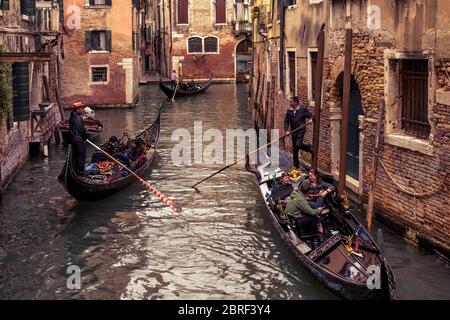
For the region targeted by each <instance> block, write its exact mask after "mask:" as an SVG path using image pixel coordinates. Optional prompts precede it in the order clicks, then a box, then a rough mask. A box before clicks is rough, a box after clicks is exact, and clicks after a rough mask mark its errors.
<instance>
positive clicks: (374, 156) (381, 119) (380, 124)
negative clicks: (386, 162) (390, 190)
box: [367, 101, 385, 232]
mask: <svg viewBox="0 0 450 320" xmlns="http://www.w3.org/2000/svg"><path fill="white" fill-rule="evenodd" d="M384 109H385V106H384V101H381V102H380V107H379V110H378V122H377V131H376V132H375V146H374V148H373V154H372V166H371V168H370V183H369V202H368V204H367V229H368V231H369V232H370V229H371V228H372V219H373V204H374V199H375V186H376V183H377V168H378V166H377V165H378V157H379V152H380V149H381V143H380V137H381V129H382V128H383V124H384Z"/></svg>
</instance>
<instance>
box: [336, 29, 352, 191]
mask: <svg viewBox="0 0 450 320" xmlns="http://www.w3.org/2000/svg"><path fill="white" fill-rule="evenodd" d="M352 41H353V31H352V29H347V34H346V36H345V61H344V92H343V98H342V122H341V152H340V160H339V186H338V195H339V196H341V195H342V194H343V193H344V190H345V182H346V178H347V148H348V117H349V112H350V91H351V84H352Z"/></svg>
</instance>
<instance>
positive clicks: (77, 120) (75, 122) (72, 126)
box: [69, 110, 87, 143]
mask: <svg viewBox="0 0 450 320" xmlns="http://www.w3.org/2000/svg"><path fill="white" fill-rule="evenodd" d="M69 135H70V141H71V142H83V143H84V142H85V141H86V139H87V134H86V128H85V127H84V122H83V119H81V116H80V115H79V114H78V113H77V111H76V110H73V111H72V112H71V113H70V119H69Z"/></svg>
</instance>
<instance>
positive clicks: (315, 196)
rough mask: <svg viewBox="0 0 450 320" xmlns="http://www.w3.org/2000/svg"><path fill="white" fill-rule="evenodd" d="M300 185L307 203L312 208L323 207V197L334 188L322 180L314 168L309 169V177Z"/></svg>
mask: <svg viewBox="0 0 450 320" xmlns="http://www.w3.org/2000/svg"><path fill="white" fill-rule="evenodd" d="M302 186H303V188H304V190H305V195H306V199H307V200H308V203H309V205H310V206H311V207H312V208H314V209H316V208H320V207H323V206H324V205H325V197H326V196H327V195H328V194H329V193H332V192H333V191H334V190H335V187H334V186H333V185H331V184H329V183H326V182H325V181H323V180H322V179H321V177H320V175H319V174H318V173H317V171H316V170H314V169H311V170H309V178H308V179H306V180H305V181H304V182H303V183H302Z"/></svg>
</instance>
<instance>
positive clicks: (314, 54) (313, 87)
mask: <svg viewBox="0 0 450 320" xmlns="http://www.w3.org/2000/svg"><path fill="white" fill-rule="evenodd" d="M309 58H310V63H311V79H310V84H309V85H310V86H311V98H312V100H313V101H316V79H317V52H315V51H313V52H310V53H309Z"/></svg>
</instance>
